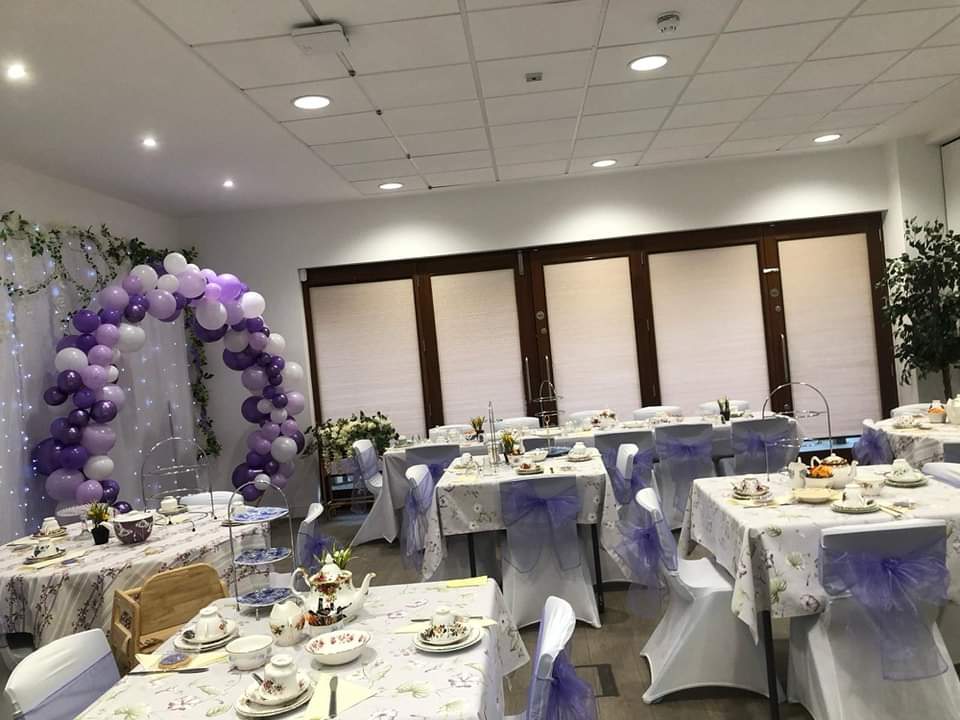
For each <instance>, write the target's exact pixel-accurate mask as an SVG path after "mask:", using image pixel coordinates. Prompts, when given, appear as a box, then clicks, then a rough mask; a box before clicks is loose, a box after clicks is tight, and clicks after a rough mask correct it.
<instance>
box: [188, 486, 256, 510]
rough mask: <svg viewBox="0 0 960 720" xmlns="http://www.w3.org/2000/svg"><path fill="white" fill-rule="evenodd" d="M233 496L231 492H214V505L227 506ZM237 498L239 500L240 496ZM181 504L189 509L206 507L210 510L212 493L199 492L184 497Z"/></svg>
mask: <svg viewBox="0 0 960 720" xmlns="http://www.w3.org/2000/svg"><path fill="white" fill-rule="evenodd" d="M231 495H233V492H231V491H230V490H214V491H213V504H214V505H227V504H228V503H229V502H230V496H231ZM237 497H238V498H239V497H240V496H239V495H238V496H237ZM241 499H242V498H241ZM180 504H181V505H186V506H187V507H204V506H206V508H207V510H209V509H210V493H208V492H198V493H194V494H193V495H184V496H183V497H182V498H180Z"/></svg>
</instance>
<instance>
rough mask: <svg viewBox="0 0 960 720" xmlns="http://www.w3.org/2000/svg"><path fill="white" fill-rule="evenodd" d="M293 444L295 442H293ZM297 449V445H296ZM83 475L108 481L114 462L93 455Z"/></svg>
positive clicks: (107, 458)
mask: <svg viewBox="0 0 960 720" xmlns="http://www.w3.org/2000/svg"><path fill="white" fill-rule="evenodd" d="M291 442H293V441H292V440H291ZM294 448H296V443H294ZM83 474H84V475H86V476H87V478H88V479H90V480H106V479H107V478H108V477H110V476H111V475H113V460H111V459H110V456H109V455H93V456H92V457H90V458H88V459H87V462H86V463H84V465H83Z"/></svg>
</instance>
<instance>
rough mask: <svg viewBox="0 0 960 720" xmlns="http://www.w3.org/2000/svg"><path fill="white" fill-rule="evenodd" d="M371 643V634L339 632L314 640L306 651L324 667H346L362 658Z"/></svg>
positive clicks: (355, 631) (356, 631)
mask: <svg viewBox="0 0 960 720" xmlns="http://www.w3.org/2000/svg"><path fill="white" fill-rule="evenodd" d="M369 642H370V633H367V632H363V631H362V630H338V631H336V632H331V633H327V634H325V635H320V636H318V637H315V638H313V639H312V640H310V641H309V642H308V643H307V644H306V646H305V649H306V651H307V652H308V653H310V654H311V655H313V656H314V657H315V658H316V659H317V662H319V663H321V664H322V665H346V664H347V663H348V662H353V661H354V660H356V659H357V658H358V657H360V653H362V652H363V649H364V648H365V647H366V646H367V643H369Z"/></svg>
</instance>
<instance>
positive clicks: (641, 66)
mask: <svg viewBox="0 0 960 720" xmlns="http://www.w3.org/2000/svg"><path fill="white" fill-rule="evenodd" d="M668 62H670V58H668V57H667V56H666V55H644V56H643V57H638V58H637V59H636V60H631V61H630V65H629V68H630V69H631V70H636V71H637V72H650V71H651V70H659V69H660V68H662V67H663V66H664V65H666V64H667V63H668Z"/></svg>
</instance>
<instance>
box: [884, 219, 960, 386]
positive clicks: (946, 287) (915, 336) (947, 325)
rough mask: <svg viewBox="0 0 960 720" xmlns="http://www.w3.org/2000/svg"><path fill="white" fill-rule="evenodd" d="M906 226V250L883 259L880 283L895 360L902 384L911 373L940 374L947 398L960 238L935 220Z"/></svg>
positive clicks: (956, 350)
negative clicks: (890, 330)
mask: <svg viewBox="0 0 960 720" xmlns="http://www.w3.org/2000/svg"><path fill="white" fill-rule="evenodd" d="M904 224H905V225H906V232H905V234H906V241H907V247H908V248H909V251H908V252H905V253H903V254H902V255H900V256H899V257H895V258H889V259H888V260H887V272H886V277H885V278H884V279H883V280H882V281H881V285H882V286H883V287H884V288H885V289H886V291H887V299H886V302H885V303H884V306H883V313H884V316H885V317H886V319H887V321H888V322H889V323H890V324H891V325H892V326H893V334H894V340H895V344H896V347H895V350H894V355H895V356H896V358H897V359H898V360H899V361H900V362H901V380H902V382H904V383H905V384H909V383H910V378H911V375H912V373H913V372H914V371H916V373H917V374H918V375H919V377H921V378H924V377H926V376H927V375H929V374H931V373H937V372H939V373H940V376H941V377H942V378H943V389H944V393H945V396H946V397H947V398H950V397H953V383H952V382H951V378H950V370H951V368H952V367H954V366H958V365H960V235H956V234H954V232H953V231H952V230H947V229H946V228H945V227H944V224H943V223H942V222H940V221H939V220H936V221H934V222H927V223H924V224H923V225H920V224H918V223H917V220H916V218H912V219H910V220H907V221H906V222H905V223H904Z"/></svg>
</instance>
